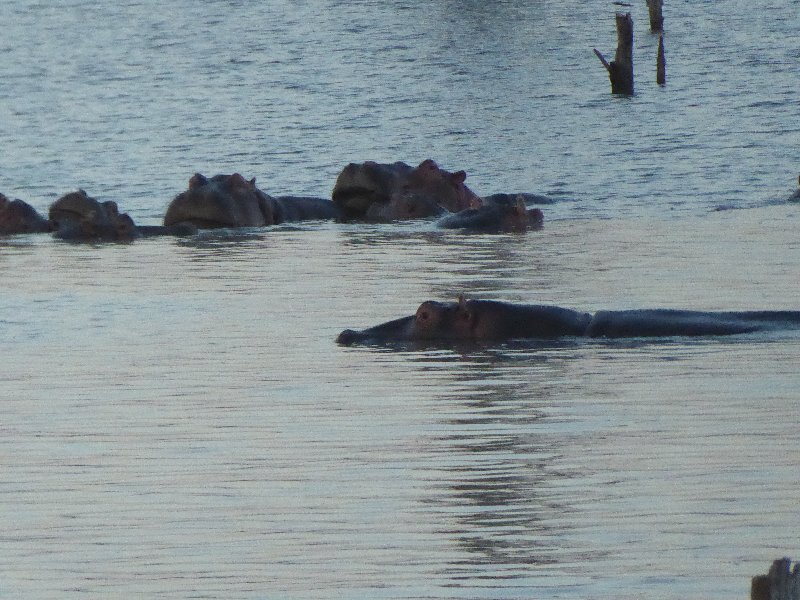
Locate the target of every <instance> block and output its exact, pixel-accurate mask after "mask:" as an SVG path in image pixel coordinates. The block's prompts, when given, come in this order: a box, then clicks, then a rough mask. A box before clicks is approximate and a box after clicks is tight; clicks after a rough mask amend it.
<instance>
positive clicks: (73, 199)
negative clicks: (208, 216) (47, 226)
mask: <svg viewBox="0 0 800 600" xmlns="http://www.w3.org/2000/svg"><path fill="white" fill-rule="evenodd" d="M49 216H50V221H49V222H50V223H51V225H52V227H53V229H54V230H55V234H54V235H55V236H56V237H58V238H61V239H64V240H70V241H112V242H126V241H131V240H134V239H136V238H140V237H149V236H155V235H178V236H182V235H192V234H194V233H196V231H197V229H196V228H195V227H193V226H190V225H180V226H173V227H160V226H137V225H136V223H134V222H133V219H132V218H131V217H130V215H128V214H127V213H120V212H119V208H118V206H117V203H116V202H112V201H110V200H109V201H106V202H98V201H97V200H95V199H94V198H92V197H91V196H89V195H88V194H87V193H86V192H85V191H84V190H78V191H76V192H70V193H69V194H66V195H64V196H62V197H61V198H59V199H58V200H56V201H55V202H54V203H53V204H52V205H51V206H50V212H49Z"/></svg>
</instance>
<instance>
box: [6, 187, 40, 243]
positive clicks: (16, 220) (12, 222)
mask: <svg viewBox="0 0 800 600" xmlns="http://www.w3.org/2000/svg"><path fill="white" fill-rule="evenodd" d="M52 230H53V224H52V223H51V222H50V221H48V220H47V219H45V218H44V217H43V216H42V215H40V214H39V213H38V212H36V209H35V208H33V207H32V206H31V205H30V204H28V203H27V202H23V201H22V200H9V199H8V198H7V197H6V196H5V195H3V194H0V235H8V234H15V233H45V232H48V231H52Z"/></svg>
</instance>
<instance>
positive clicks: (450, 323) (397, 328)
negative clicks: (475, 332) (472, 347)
mask: <svg viewBox="0 0 800 600" xmlns="http://www.w3.org/2000/svg"><path fill="white" fill-rule="evenodd" d="M457 320H458V305H457V304H453V303H446V302H436V301H434V300H428V301H426V302H423V303H422V304H420V305H419V308H417V312H416V313H415V314H414V315H413V316H409V317H402V318H400V319H395V320H393V321H388V322H387V323H382V324H380V325H376V326H375V327H370V328H368V329H363V330H361V331H355V330H353V329H345V330H344V331H343V332H342V333H340V334H339V337H338V338H337V339H336V341H337V343H339V344H342V345H344V346H350V345H353V344H383V343H392V342H413V341H431V340H443V339H447V340H451V339H459V333H460V331H459V330H460V328H459V327H458V324H457Z"/></svg>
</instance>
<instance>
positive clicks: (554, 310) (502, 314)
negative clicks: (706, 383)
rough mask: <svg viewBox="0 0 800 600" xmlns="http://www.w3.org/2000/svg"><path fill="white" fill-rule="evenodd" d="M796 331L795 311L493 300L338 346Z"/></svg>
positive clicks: (347, 336)
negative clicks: (578, 307) (610, 307)
mask: <svg viewBox="0 0 800 600" xmlns="http://www.w3.org/2000/svg"><path fill="white" fill-rule="evenodd" d="M779 329H800V311H745V312H704V311H692V310H671V309H648V310H622V311H599V312H597V313H595V314H594V315H592V314H590V313H586V312H580V311H575V310H571V309H567V308H561V307H558V306H546V305H532V304H509V303H507V302H498V301H494V300H465V299H464V297H463V296H462V297H460V298H459V299H458V302H435V301H427V302H423V303H422V304H421V305H420V306H419V308H418V309H417V312H416V314H415V315H413V316H408V317H402V318H400V319H395V320H393V321H389V322H387V323H383V324H381V325H376V326H375V327H370V328H369V329H364V330H361V331H354V330H352V329H346V330H345V331H343V332H342V333H340V334H339V337H338V338H337V340H336V341H337V342H338V343H339V344H342V345H347V346H349V345H352V344H384V343H393V342H411V341H428V342H445V343H447V342H450V343H453V342H483V341H507V340H513V339H554V338H560V337H592V338H622V337H670V336H715V335H733V334H740V333H751V332H755V331H768V330H779Z"/></svg>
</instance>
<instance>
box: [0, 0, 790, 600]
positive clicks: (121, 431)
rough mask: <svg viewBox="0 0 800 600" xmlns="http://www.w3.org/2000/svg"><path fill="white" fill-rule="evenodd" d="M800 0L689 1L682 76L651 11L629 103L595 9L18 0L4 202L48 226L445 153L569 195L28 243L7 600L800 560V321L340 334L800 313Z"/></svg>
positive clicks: (17, 351) (1, 180) (604, 20)
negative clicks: (603, 332)
mask: <svg viewBox="0 0 800 600" xmlns="http://www.w3.org/2000/svg"><path fill="white" fill-rule="evenodd" d="M798 8H800V4H798V3H797V2H795V1H790V2H786V1H783V2H771V1H767V2H762V3H760V4H759V5H758V6H757V7H756V6H750V5H744V4H742V3H741V2H737V1H734V0H730V1H728V0H722V1H720V2H713V3H710V2H702V3H688V2H676V3H673V4H669V5H668V6H667V7H666V8H665V17H666V20H667V29H668V31H667V34H666V44H667V59H668V85H667V87H665V88H659V87H657V86H655V85H654V84H652V83H651V79H652V78H651V77H649V75H650V73H649V72H648V71H649V67H648V66H647V65H649V64H650V62H651V61H650V57H651V56H654V54H655V46H656V44H657V40H656V39H655V38H654V37H652V36H651V35H650V34H649V33H647V31H646V26H645V24H646V7H645V6H644V2H642V6H639V5H638V3H635V6H633V7H631V9H630V10H631V11H632V12H633V16H634V19H635V22H636V54H635V56H636V60H637V69H640V70H639V71H637V95H636V96H635V97H633V98H627V99H625V98H614V97H612V96H611V95H610V94H609V85H608V80H607V76H606V74H605V71H604V70H603V68H602V66H601V65H600V63H599V62H598V61H597V59H596V58H595V57H594V55H593V53H592V51H591V50H592V48H593V47H597V48H599V49H601V50H603V51H604V52H605V53H606V54H607V55H608V54H611V53H613V46H614V44H615V34H614V30H613V6H611V5H610V4H606V3H600V2H572V1H568V2H558V3H556V2H545V1H541V2H525V3H523V2H514V1H510V0H509V1H506V2H496V3H491V4H489V3H484V2H472V1H460V2H450V1H437V2H429V3H422V4H420V3H410V2H373V1H366V0H365V1H359V2H347V3H344V2H335V1H328V2H325V1H318V0H315V1H307V2H293V3H283V2H270V3H253V2H236V1H229V2H222V1H214V2H206V3H203V5H202V6H198V5H197V4H196V3H188V2H184V1H181V0H175V1H172V2H168V3H155V2H151V1H149V0H141V1H132V0H126V1H124V2H116V3H111V4H108V5H102V6H96V3H89V2H85V1H81V0H71V1H69V2H63V3H60V4H58V5H57V6H56V5H51V4H47V3H38V2H33V1H28V0H11V1H8V2H4V3H3V4H2V5H0V19H1V20H2V22H3V23H4V35H3V39H2V41H0V56H1V57H2V61H0V72H2V82H3V83H2V84H0V191H2V192H4V193H6V194H7V195H9V196H14V197H20V198H23V199H24V200H27V201H28V202H30V203H31V204H33V205H34V206H36V207H37V208H39V209H40V210H43V211H44V210H46V208H47V206H48V205H49V203H50V202H52V201H53V200H54V199H55V198H57V197H58V196H60V195H61V194H63V193H65V192H67V191H70V190H72V189H75V188H78V187H83V188H85V189H86V190H87V192H89V193H90V194H91V195H93V196H95V197H98V198H99V199H101V200H111V199H113V200H116V201H118V202H119V203H120V205H121V207H122V208H123V209H125V210H128V211H129V212H130V213H131V214H132V216H133V217H134V218H135V219H136V220H137V221H139V222H145V223H147V222H150V223H156V222H158V221H159V219H160V217H161V215H163V212H164V208H165V206H166V204H167V203H168V202H169V200H170V198H171V197H172V196H174V195H175V194H176V193H177V192H179V191H181V189H183V187H184V186H185V182H186V181H187V180H188V178H189V177H190V176H191V175H192V174H193V173H194V172H195V171H201V172H204V173H206V174H208V175H211V174H214V173H218V172H232V171H240V172H242V173H243V174H244V175H246V176H247V177H253V176H255V177H257V178H258V180H259V182H260V185H261V187H262V188H263V189H264V190H265V191H267V192H270V193H275V194H280V193H298V194H318V195H328V194H329V193H330V189H331V187H332V185H333V181H334V180H335V178H336V175H337V174H338V172H339V171H340V170H341V169H342V168H343V166H344V165H345V164H347V163H348V162H350V161H360V160H366V159H374V160H379V161H395V160H405V161H407V162H410V163H415V162H418V161H420V160H422V159H424V158H427V157H432V158H435V159H436V160H437V161H439V162H440V163H441V164H442V165H443V166H445V167H447V168H450V169H459V168H464V169H466V170H467V172H468V173H469V179H468V183H470V184H471V186H472V187H473V189H475V190H476V191H477V192H478V193H491V192H495V191H517V190H519V191H523V190H524V191H531V192H537V193H546V194H549V195H551V196H553V197H554V198H555V199H557V200H558V203H557V204H556V205H554V206H552V207H547V211H546V218H547V223H546V227H545V229H544V230H542V231H540V232H532V233H528V234H526V235H500V236H483V235H461V234H458V233H455V232H442V231H436V230H435V229H433V228H432V227H431V226H430V225H428V224H419V223H415V224H402V225H380V226H368V225H342V224H332V223H309V224H303V225H302V226H297V227H289V226H286V227H283V226H282V227H275V228H271V229H264V230H246V231H242V232H236V233H234V232H205V233H203V234H200V235H198V236H196V237H195V238H191V239H185V240H176V239H155V240H144V241H138V242H136V243H133V244H127V245H95V246H92V245H86V246H84V245H73V244H68V243H61V242H57V241H55V240H53V239H51V238H50V237H49V236H13V237H6V238H3V239H0V271H1V272H2V273H3V286H2V291H0V352H2V355H0V398H2V401H0V473H2V474H1V475H0V596H2V597H4V598H5V597H8V598H72V597H75V598H130V597H132V596H137V595H139V596H145V597H164V598H203V597H208V598H392V599H401V598H403V599H407V598H437V599H438V598H441V599H462V598H463V599H490V598H491V599H494V598H515V599H523V598H620V597H621V598H641V597H647V598H668V599H673V598H686V597H690V598H720V599H722V598H726V599H727V598H731V597H746V596H747V594H748V590H749V579H750V577H751V576H752V575H755V574H757V573H760V572H763V571H764V570H765V569H766V568H767V567H768V565H769V562H770V561H771V560H772V559H774V558H777V557H779V556H783V555H790V556H794V557H797V556H798V555H800V548H798V542H797V540H798V538H799V537H800V536H799V535H798V534H799V533H800V531H798V528H797V526H796V523H797V521H798V516H800V514H799V513H800V508H798V503H797V497H798V492H799V491H800V469H798V461H797V455H798V436H797V429H798V424H797V418H796V408H797V401H798V399H799V396H798V391H797V390H798V383H800V376H798V373H797V364H798V356H800V336H797V335H796V334H770V335H768V336H766V335H747V336H732V337H730V338H720V339H699V340H688V341H687V340H680V339H658V340H649V341H646V342H644V341H641V340H623V341H614V342H603V341H583V342H576V341H565V342H563V343H549V344H538V345H533V346H527V347H522V346H514V345H500V346H492V347H486V348H456V349H427V350H401V351H398V350H386V349H377V348H357V347H353V348H342V347H338V346H336V345H335V343H334V341H333V340H334V339H335V336H336V335H337V333H338V332H339V331H341V330H342V329H344V328H346V327H363V326H368V325H372V324H375V323H377V322H380V321H384V320H387V319H390V318H394V317H397V316H401V315H404V314H408V313H410V312H412V311H414V310H415V309H416V306H417V305H418V304H419V303H420V302H421V301H422V300H425V299H450V298H454V297H455V296H456V295H457V294H458V293H462V292H463V293H466V294H468V295H469V296H471V297H476V298H494V299H502V300H509V301H520V302H542V303H556V304H561V305H564V306H569V307H573V308H578V309H583V310H597V309H603V308H631V307H645V306H648V307H652V306H660V307H684V308H698V309H709V310H725V309H748V308H765V309H781V308H790V309H800V306H798V302H797V282H798V281H800V242H798V236H797V223H798V222H799V220H800V205H797V204H794V205H792V204H786V203H785V202H783V200H784V199H785V198H786V197H787V196H788V195H789V194H791V193H792V191H793V189H794V188H795V181H796V175H797V171H798V164H799V163H798V153H797V148H798V139H800V136H799V135H798V123H800V107H799V106H798V102H797V100H796V97H797V84H796V82H797V69H798V64H800V44H799V43H798V42H797V36H796V32H797V29H798V27H800V21H798V19H800V11H798ZM639 61H641V62H639ZM638 65H641V67H639V66H638ZM638 73H640V74H638ZM718 207H725V208H728V209H729V210H723V211H717V210H715V209H716V208H718Z"/></svg>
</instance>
